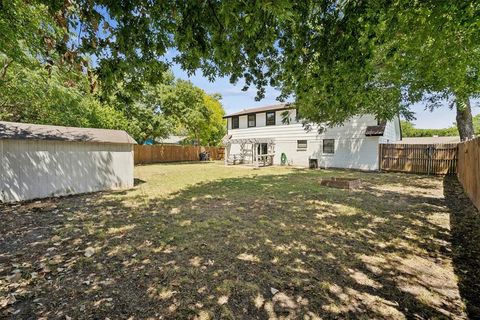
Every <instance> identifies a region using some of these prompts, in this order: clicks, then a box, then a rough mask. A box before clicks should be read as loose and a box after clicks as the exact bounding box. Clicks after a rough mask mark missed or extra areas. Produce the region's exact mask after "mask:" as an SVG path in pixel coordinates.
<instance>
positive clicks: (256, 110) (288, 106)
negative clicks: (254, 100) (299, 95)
mask: <svg viewBox="0 0 480 320" xmlns="http://www.w3.org/2000/svg"><path fill="white" fill-rule="evenodd" d="M291 108H293V107H292V104H291V103H278V104H273V105H269V106H263V107H257V108H249V109H243V110H241V111H238V112H235V113H231V114H228V115H226V116H225V117H224V118H230V117H233V116H241V115H246V114H251V113H260V112H266V111H274V110H283V109H291Z"/></svg>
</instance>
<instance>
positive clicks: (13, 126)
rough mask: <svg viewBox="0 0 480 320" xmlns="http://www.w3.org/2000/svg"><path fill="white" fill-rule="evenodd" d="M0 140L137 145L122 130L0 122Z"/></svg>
mask: <svg viewBox="0 0 480 320" xmlns="http://www.w3.org/2000/svg"><path fill="white" fill-rule="evenodd" d="M0 139H19V140H24V139H26V140H55V141H70V142H97V143H121V144H137V142H136V141H135V140H134V139H133V138H132V137H130V135H129V134H128V133H127V132H125V131H123V130H109V129H93V128H76V127H62V126H50V125H40V124H30V123H19V122H6V121H0Z"/></svg>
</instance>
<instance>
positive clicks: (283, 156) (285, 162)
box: [280, 152, 287, 166]
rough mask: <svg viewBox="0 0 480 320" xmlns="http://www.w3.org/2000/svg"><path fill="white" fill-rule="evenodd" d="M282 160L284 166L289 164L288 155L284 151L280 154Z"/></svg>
mask: <svg viewBox="0 0 480 320" xmlns="http://www.w3.org/2000/svg"><path fill="white" fill-rule="evenodd" d="M280 161H281V164H282V166H284V165H286V164H287V155H286V154H285V153H283V152H282V155H281V156H280Z"/></svg>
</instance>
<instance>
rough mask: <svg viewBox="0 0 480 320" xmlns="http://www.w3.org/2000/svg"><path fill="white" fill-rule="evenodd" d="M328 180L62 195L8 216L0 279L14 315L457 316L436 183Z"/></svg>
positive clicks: (270, 179) (311, 177) (254, 180)
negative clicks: (344, 185) (350, 185)
mask: <svg viewBox="0 0 480 320" xmlns="http://www.w3.org/2000/svg"><path fill="white" fill-rule="evenodd" d="M325 174H327V175H331V174H332V173H331V172H327V173H325V172H321V171H297V172H295V173H292V174H285V175H270V176H256V177H243V178H229V179H224V180H218V181H213V182H206V183H201V184H197V185H194V186H191V187H188V188H186V189H185V190H182V191H179V192H177V193H175V194H173V195H170V196H169V198H168V199H153V200H146V201H136V202H135V203H134V205H130V206H129V205H127V204H126V203H124V201H122V200H123V199H124V198H123V196H122V195H117V197H103V196H102V195H88V196H80V197H72V198H69V199H67V200H68V201H64V202H62V201H59V203H58V207H57V208H55V210H51V211H48V212H42V216H41V217H35V216H34V214H31V212H30V211H27V212H25V213H24V214H23V215H22V218H23V220H22V219H19V216H17V215H18V214H21V212H20V211H18V212H17V213H11V215H7V214H6V215H4V216H3V217H2V218H4V220H2V221H4V222H5V224H4V225H3V226H0V231H2V232H4V231H6V233H5V236H4V237H3V239H2V241H5V242H10V243H12V245H11V246H9V247H8V249H3V248H5V247H2V251H1V252H0V254H1V256H0V258H6V259H8V260H9V261H8V266H7V263H5V264H4V265H2V266H1V267H2V268H0V270H1V271H0V276H8V275H10V274H11V272H13V268H20V269H21V272H22V280H24V281H25V284H24V285H23V286H20V288H22V289H23V290H24V291H22V292H23V294H22V295H20V294H19V295H18V296H17V297H16V299H17V303H16V304H13V306H12V307H11V308H13V309H14V310H16V309H15V308H17V307H18V308H22V306H25V305H28V306H29V308H26V307H25V309H22V310H21V311H20V312H19V313H18V315H17V317H18V318H22V317H28V316H49V317H61V316H66V315H68V316H69V317H73V318H92V317H97V318H102V317H103V318H104V317H105V316H109V317H111V318H112V317H113V318H128V317H129V316H135V317H136V318H147V317H159V316H163V318H168V319H184V318H193V317H198V318H200V319H208V318H252V319H253V318H258V319H278V318H282V317H283V318H286V317H288V318H304V319H318V318H320V317H321V318H323V319H336V318H359V317H364V318H462V317H463V314H462V307H461V302H460V300H459V297H458V292H457V288H456V283H455V282H454V281H453V279H452V278H453V277H452V275H453V272H452V270H450V269H449V257H450V251H451V247H450V243H449V231H448V222H447V223H446V222H445V221H444V220H445V219H444V218H445V216H446V215H447V214H448V212H447V209H446V208H445V206H444V203H443V199H442V198H441V197H437V196H436V195H435V194H431V193H428V191H431V186H434V185H435V181H434V180H432V179H424V178H423V177H417V176H401V175H394V174H392V175H389V174H371V173H358V172H343V171H338V172H337V171H336V172H334V175H335V176H343V177H351V176H354V177H358V178H360V179H362V180H363V181H364V187H363V188H362V189H360V190H356V191H346V190H339V189H333V188H328V187H323V186H320V184H319V183H318V180H319V178H320V177H322V176H325ZM412 186H413V187H412ZM428 186H430V189H429V187H428ZM408 188H413V189H410V190H409V189H408ZM422 190H423V191H422ZM422 192H424V193H422ZM114 195H115V194H114ZM139 200H140V198H139ZM52 221H53V222H54V224H51V222H52ZM33 227H35V228H33ZM32 228H33V231H32ZM38 228H39V229H38ZM2 229H3V230H2ZM7 231H8V232H7ZM32 232H33V233H32ZM0 234H2V233H0ZM51 248H53V249H51ZM87 248H92V249H93V250H94V252H95V253H94V254H93V255H92V256H89V257H87V256H85V254H84V252H86V251H85V250H86V249H87ZM0 261H1V260H0ZM32 261H33V262H32ZM0 263H1V262H0ZM28 263H30V265H28ZM13 264H14V266H12V265H13ZM19 266H20V267H19ZM45 267H48V270H45ZM32 271H35V272H37V273H38V275H40V276H38V275H37V278H36V279H34V281H31V276H30V274H31V272H32ZM9 290H10V289H5V290H4V291H5V292H4V293H5V294H11V292H10V291H9ZM12 290H13V289H12ZM7 291H8V292H7ZM34 301H35V302H34ZM39 303H40V304H39Z"/></svg>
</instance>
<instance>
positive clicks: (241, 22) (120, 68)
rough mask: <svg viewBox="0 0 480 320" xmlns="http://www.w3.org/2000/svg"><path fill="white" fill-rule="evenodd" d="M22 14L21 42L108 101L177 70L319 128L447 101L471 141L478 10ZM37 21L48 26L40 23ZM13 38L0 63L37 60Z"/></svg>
mask: <svg viewBox="0 0 480 320" xmlns="http://www.w3.org/2000/svg"><path fill="white" fill-rule="evenodd" d="M22 4H23V1H21V0H14V1H12V2H11V4H7V5H5V4H4V6H6V7H7V9H8V10H6V11H5V12H4V13H2V14H1V16H0V17H1V20H0V21H3V20H4V21H8V20H10V19H11V17H10V16H9V14H10V12H14V13H15V14H17V16H18V17H21V16H22V15H25V13H24V12H23V11H22V10H23V9H22V10H20V9H19V8H20V7H21V6H22ZM29 6H30V7H35V8H37V9H38V14H37V15H33V16H32V17H34V18H32V19H30V20H28V21H27V22H28V23H25V24H23V23H18V22H17V24H19V28H20V30H23V29H22V28H27V29H34V30H35V32H36V34H47V35H48V36H47V41H46V44H48V45H47V47H52V48H54V49H55V50H51V51H52V54H50V51H48V50H47V51H46V53H47V56H48V57H50V56H53V55H54V54H53V51H54V52H55V54H56V55H58V59H59V60H60V61H70V62H71V63H73V64H77V65H82V66H83V67H84V68H86V69H88V70H91V73H92V74H95V77H91V79H90V82H91V83H92V82H94V80H96V79H98V81H99V82H100V83H101V85H102V88H103V89H102V90H103V91H104V93H105V94H111V92H112V91H115V88H116V86H117V84H118V83H119V82H122V83H123V88H124V90H126V91H131V92H139V91H141V90H143V87H144V86H147V85H155V84H157V83H161V82H162V74H164V71H165V70H166V69H168V66H169V63H170V62H171V61H174V62H176V63H178V64H180V65H181V67H182V68H184V69H185V70H187V71H188V72H194V71H195V70H198V69H200V70H201V71H202V73H203V74H204V75H205V76H206V77H208V78H209V79H211V80H213V79H214V78H215V77H218V76H229V77H230V80H231V81H232V82H234V83H235V82H236V81H237V80H238V79H240V78H243V79H244V80H245V83H246V87H249V86H255V87H256V88H257V90H258V98H262V97H263V95H264V92H265V91H264V90H265V87H266V86H267V85H270V86H275V87H278V88H280V89H281V92H282V94H281V95H280V97H279V99H284V98H286V97H289V96H291V97H293V98H294V100H295V102H296V104H297V106H298V107H299V108H300V110H301V113H302V115H303V116H304V117H305V118H306V119H307V120H309V121H312V122H316V123H323V124H327V125H336V124H341V123H342V122H344V121H345V120H347V119H348V118H349V117H351V116H353V115H357V114H363V113H372V114H374V115H376V116H377V118H379V119H389V118H392V117H394V116H395V115H397V114H398V113H401V114H403V115H404V116H405V117H406V118H407V119H409V118H410V117H411V112H410V110H409V106H410V105H411V104H412V103H414V102H418V101H421V100H426V101H427V102H429V107H432V108H434V107H436V106H438V101H439V100H440V99H443V100H445V99H446V100H449V101H450V102H451V104H450V107H452V108H453V107H455V108H456V109H457V123H458V126H459V133H460V135H461V137H462V139H466V138H470V137H472V134H473V133H472V119H471V111H470V99H471V98H474V97H477V96H478V94H479V92H480V89H479V83H480V80H479V77H478V70H479V63H480V62H479V61H480V59H479V54H480V48H479V46H480V41H479V37H480V28H479V25H480V22H479V17H480V4H479V3H478V2H476V1H443V0H442V1H434V0H427V1H409V2H406V1H401V0H393V1H391V0H369V1H338V0H321V1H314V0H307V1H293V0H280V1H257V2H248V1H247V2H243V1H237V0H223V1H210V0H209V1H175V0H168V1H149V0H129V1H116V0H93V1H91V0H89V1H86V0H81V1H77V2H75V3H73V2H70V1H59V0H37V1H33V2H30V5H29ZM45 16H46V17H45ZM42 17H44V18H45V20H46V21H47V23H46V24H38V23H37V21H38V20H39V19H43V18H42ZM45 25H46V26H47V28H45ZM48 26H52V27H51V28H50V27H48ZM13 28H16V26H15V25H14V26H12V27H10V29H9V30H14V29H13ZM412 31H413V32H412ZM11 34H12V33H9V36H8V39H10V40H12V39H13V40H12V41H10V40H9V41H10V42H11V43H12V44H11V45H9V46H8V47H6V48H7V49H8V52H10V53H12V52H13V49H12V48H13V47H15V43H17V45H18V46H21V45H23V43H30V45H31V46H32V47H33V48H37V45H38V43H35V41H34V40H35V39H37V38H35V37H33V40H32V39H30V36H29V35H21V37H23V38H25V39H26V40H25V41H24V42H19V41H17V42H15V39H14V37H12V36H11ZM17 40H18V39H17ZM10 42H9V43H10ZM20 43H22V44H21V45H20ZM172 49H175V51H172ZM172 52H174V53H173V57H172V58H171V61H169V60H168V59H167V57H169V56H171V55H172ZM12 57H13V56H12ZM12 59H14V58H12ZM89 59H91V61H95V63H94V64H91V63H90V62H89V61H90V60H89ZM53 61H54V63H55V61H56V60H53ZM4 66H5V64H4Z"/></svg>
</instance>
